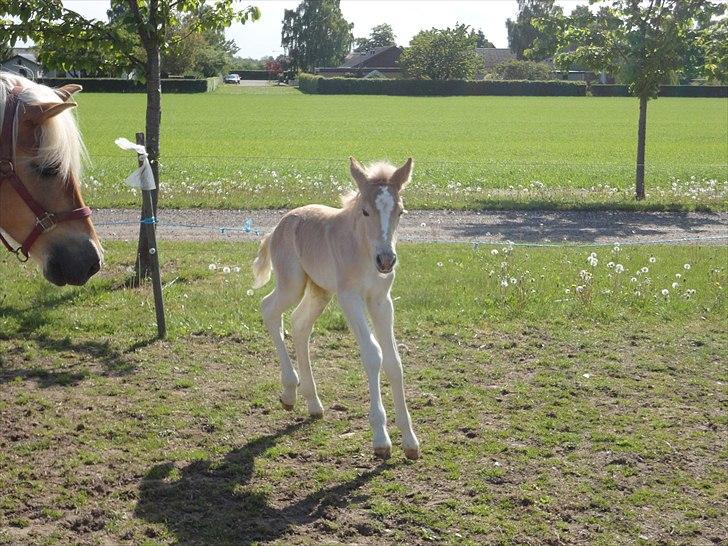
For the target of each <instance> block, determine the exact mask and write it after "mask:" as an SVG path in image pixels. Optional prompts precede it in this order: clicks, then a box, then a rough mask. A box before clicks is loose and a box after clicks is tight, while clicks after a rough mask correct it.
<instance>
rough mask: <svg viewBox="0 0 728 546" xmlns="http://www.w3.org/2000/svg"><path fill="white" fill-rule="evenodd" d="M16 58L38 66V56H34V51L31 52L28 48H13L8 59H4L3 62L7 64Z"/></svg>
mask: <svg viewBox="0 0 728 546" xmlns="http://www.w3.org/2000/svg"><path fill="white" fill-rule="evenodd" d="M17 57H20V58H21V59H25V60H26V61H30V62H31V63H35V64H37V65H40V63H39V62H38V55H36V54H35V51H33V50H32V49H31V48H29V47H16V48H13V49H12V50H11V51H10V57H8V58H7V59H5V60H4V61H3V62H8V61H10V60H12V59H15V58H17Z"/></svg>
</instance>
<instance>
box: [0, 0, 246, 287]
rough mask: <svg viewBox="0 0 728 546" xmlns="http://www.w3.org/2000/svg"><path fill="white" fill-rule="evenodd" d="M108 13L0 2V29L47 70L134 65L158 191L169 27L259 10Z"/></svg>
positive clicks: (193, 5)
mask: <svg viewBox="0 0 728 546" xmlns="http://www.w3.org/2000/svg"><path fill="white" fill-rule="evenodd" d="M108 15H109V20H108V21H101V20H97V19H89V18H87V17H84V16H83V15H81V14H79V13H77V12H76V11H74V10H72V9H70V8H69V7H66V6H64V5H63V2H62V0H11V1H9V2H8V1H6V2H3V3H2V4H0V17H2V18H3V21H4V22H3V23H2V31H3V34H4V35H5V36H7V39H8V40H9V41H10V44H11V45H15V43H16V42H17V41H18V40H32V41H33V42H35V43H36V44H37V46H38V48H39V51H40V52H41V54H40V57H39V59H40V61H41V62H42V63H44V64H46V66H49V67H51V68H58V69H60V70H64V71H65V70H69V69H74V70H83V71H92V72H93V71H95V70H98V69H99V66H102V67H103V70H108V71H112V70H114V69H116V70H123V69H128V68H129V67H133V68H134V69H135V70H136V71H137V72H138V73H139V74H140V75H141V76H142V77H143V78H144V79H145V80H146V85H147V109H146V146H147V151H148V153H149V161H150V163H151V166H152V171H153V173H154V179H155V182H156V183H157V187H159V131H160V125H161V120H162V106H161V96H162V86H161V56H162V51H164V50H165V48H167V47H168V46H169V42H168V39H169V34H168V31H169V29H170V27H171V26H172V25H174V24H176V23H177V21H179V20H180V18H185V17H187V18H189V21H190V28H191V29H192V30H195V31H199V32H203V31H212V32H217V31H222V30H223V29H225V28H227V27H228V26H230V25H231V24H232V23H233V22H236V21H237V22H241V23H245V22H246V21H248V20H255V19H257V18H258V17H259V16H260V12H259V11H258V9H257V8H255V7H247V8H244V9H242V10H240V9H236V8H235V5H234V0H212V1H206V0H111V9H110V10H109V13H108ZM99 63H100V64H99ZM154 209H155V211H156V192H155V193H154ZM141 255H142V256H144V255H145V253H144V252H141ZM142 259H146V256H145V257H144V258H142ZM140 270H141V273H142V274H143V276H147V273H148V271H146V270H148V264H145V263H143V264H142V266H140Z"/></svg>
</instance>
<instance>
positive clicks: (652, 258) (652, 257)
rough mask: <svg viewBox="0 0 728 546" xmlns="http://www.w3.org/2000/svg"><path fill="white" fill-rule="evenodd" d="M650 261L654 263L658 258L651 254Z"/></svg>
mask: <svg viewBox="0 0 728 546" xmlns="http://www.w3.org/2000/svg"><path fill="white" fill-rule="evenodd" d="M649 261H650V263H651V264H653V263H655V262H656V261H657V258H655V257H654V256H650V260H649Z"/></svg>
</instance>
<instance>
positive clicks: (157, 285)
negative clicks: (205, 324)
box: [136, 133, 167, 339]
mask: <svg viewBox="0 0 728 546" xmlns="http://www.w3.org/2000/svg"><path fill="white" fill-rule="evenodd" d="M136 143H137V144H141V145H142V146H144V144H145V138H144V133H137V134H136ZM143 161H144V158H143V156H141V155H140V156H139V164H140V166H141V164H142V163H143ZM152 191H153V190H144V189H143V190H142V218H141V223H140V229H139V247H138V249H137V264H136V265H137V268H136V274H137V278H136V281H137V283H138V284H141V281H142V279H144V278H146V277H148V276H151V278H152V290H153V291H154V309H155V311H156V313H157V336H158V337H159V339H164V337H165V336H166V335H167V322H166V320H165V317H164V299H163V298H162V277H161V274H160V271H159V252H158V251H157V232H156V210H155V209H156V207H155V206H154V204H153V198H152ZM142 243H144V244H142Z"/></svg>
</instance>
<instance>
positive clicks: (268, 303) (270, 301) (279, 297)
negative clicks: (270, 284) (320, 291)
mask: <svg viewBox="0 0 728 546" xmlns="http://www.w3.org/2000/svg"><path fill="white" fill-rule="evenodd" d="M285 265H286V267H285V268H280V269H279V268H276V287H275V289H274V290H273V292H271V293H270V294H268V295H267V296H266V297H265V298H263V304H262V311H263V321H264V322H265V326H266V328H267V329H268V333H269V334H270V336H271V337H272V338H273V344H274V345H275V347H276V351H277V352H278V359H279V360H280V362H281V383H282V384H283V391H282V392H281V397H280V399H281V404H283V407H284V408H286V409H288V410H291V409H293V405H294V404H295V402H296V387H298V374H297V373H296V370H295V369H294V368H293V363H292V362H291V358H290V357H289V356H288V351H286V344H285V342H284V341H283V324H282V321H281V317H282V315H283V313H284V312H285V311H286V310H287V309H289V308H291V307H292V306H293V304H295V303H296V302H297V301H298V300H300V299H301V295H302V294H303V289H304V287H305V286H306V274H305V273H304V272H303V269H302V268H301V266H300V264H298V263H295V264H293V263H287V264H285Z"/></svg>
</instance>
